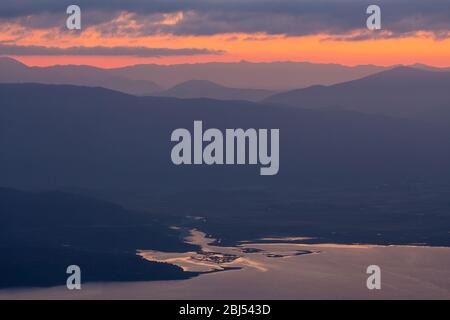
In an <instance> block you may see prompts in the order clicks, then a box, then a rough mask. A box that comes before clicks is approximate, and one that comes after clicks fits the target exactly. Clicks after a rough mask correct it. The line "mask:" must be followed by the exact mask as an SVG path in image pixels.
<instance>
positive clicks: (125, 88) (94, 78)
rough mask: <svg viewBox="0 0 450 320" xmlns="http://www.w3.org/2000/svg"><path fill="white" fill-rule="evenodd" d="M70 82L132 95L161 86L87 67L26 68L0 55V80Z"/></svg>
mask: <svg viewBox="0 0 450 320" xmlns="http://www.w3.org/2000/svg"><path fill="white" fill-rule="evenodd" d="M17 82H19V83H25V82H35V83H45V84H72V85H80V86H89V87H103V88H108V89H112V90H117V91H121V92H125V93H129V94H135V95H149V94H152V93H154V92H157V91H160V90H161V88H160V87H159V86H158V85H157V84H156V83H154V82H152V81H148V80H132V79H128V78H126V77H123V76H118V75H114V74H112V72H111V71H109V70H108V69H100V68H95V67H91V66H71V65H66V66H51V67H28V66H26V65H25V64H22V63H20V62H18V61H17V60H14V59H11V58H0V83H17Z"/></svg>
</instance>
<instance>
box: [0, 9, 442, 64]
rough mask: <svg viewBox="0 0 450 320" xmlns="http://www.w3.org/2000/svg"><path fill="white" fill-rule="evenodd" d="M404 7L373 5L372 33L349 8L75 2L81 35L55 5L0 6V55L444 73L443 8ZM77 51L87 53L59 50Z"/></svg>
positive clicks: (29, 60) (57, 60) (33, 59)
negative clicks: (378, 10)
mask: <svg viewBox="0 0 450 320" xmlns="http://www.w3.org/2000/svg"><path fill="white" fill-rule="evenodd" d="M413 2H414V4H411V5H410V6H409V7H408V10H407V11H406V10H403V9H404V8H403V5H402V2H401V1H394V2H383V1H380V3H381V4H382V8H383V12H386V13H387V14H386V15H383V17H384V20H383V24H382V25H383V28H382V29H381V30H368V29H367V28H366V25H365V23H366V18H367V14H366V12H365V10H366V6H367V5H362V4H361V3H359V2H358V1H348V2H345V3H337V2H333V1H327V0H325V1H324V2H323V3H321V4H320V5H319V4H317V3H316V2H314V1H310V0H298V1H296V4H295V5H293V4H292V3H291V2H289V1H280V2H279V3H278V4H277V5H276V6H274V4H271V3H268V2H265V1H259V0H250V1H248V2H246V3H242V2H236V1H228V2H227V1H225V2H216V1H213V2H212V1H209V0H202V1H197V2H196V1H186V2H182V3H181V2H177V1H172V0H168V1H164V2H159V1H155V2H152V1H149V2H140V1H127V2H126V4H125V3H122V2H118V3H114V4H112V5H110V6H108V5H107V3H106V2H105V3H103V2H96V3H93V2H85V1H79V5H80V7H81V12H82V28H81V30H68V29H67V28H66V26H65V23H66V19H67V17H68V16H67V14H66V12H65V8H63V7H61V6H60V5H59V4H58V3H57V2H54V3H53V2H52V1H49V2H48V3H46V4H45V5H44V4H43V5H42V8H40V7H39V6H37V5H36V6H30V8H32V9H30V10H29V11H26V12H21V10H20V9H19V8H16V9H14V8H12V7H10V6H8V5H6V6H5V7H4V8H3V10H1V9H2V6H3V5H2V4H0V11H1V12H0V56H8V57H12V58H14V59H17V60H19V61H21V62H23V63H25V64H27V65H29V66H50V65H56V64H61V65H64V64H78V65H81V64H83V65H92V66H98V67H104V68H113V67H123V66H128V65H136V64H185V63H206V62H239V61H249V62H274V61H296V62H311V63H334V64H342V65H347V66H355V65H363V64H372V65H379V66H390V65H398V64H404V65H412V64H417V63H420V64H426V65H430V66H435V67H450V59H449V57H450V32H449V29H450V28H449V26H448V18H447V17H446V14H444V12H445V9H446V6H447V5H446V4H445V3H441V2H439V5H436V6H434V7H431V6H426V4H424V3H423V2H419V1H413ZM424 6H425V7H424ZM11 9H14V10H11ZM425 9H426V10H425ZM78 48H81V49H82V50H91V51H90V52H89V53H86V52H85V53H83V54H80V53H77V54H74V53H73V51H72V52H71V51H70V50H68V49H75V51H76V49H78ZM99 48H100V50H99ZM118 48H119V49H120V50H122V51H121V52H120V53H118V52H117V50H118ZM124 48H125V49H126V50H128V51H130V52H132V51H133V50H135V51H136V52H135V53H131V54H130V53H127V52H128V51H127V52H125V53H124V52H123V50H124ZM64 50H66V51H64ZM96 50H97V51H101V53H99V54H97V52H96ZM108 50H110V51H111V52H108V53H105V51H108ZM126 50H125V51H126ZM143 50H144V51H145V50H150V51H151V50H154V51H156V52H150V53H148V52H146V53H145V54H142V51H143ZM43 51H45V52H47V54H42V52H43ZM52 51H53V52H52ZM55 51H56V52H55ZM138 51H140V52H138ZM49 52H50V53H49Z"/></svg>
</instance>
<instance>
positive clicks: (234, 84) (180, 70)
mask: <svg viewBox="0 0 450 320" xmlns="http://www.w3.org/2000/svg"><path fill="white" fill-rule="evenodd" d="M384 69H385V68H384V67H378V66H371V65H367V66H356V67H347V66H343V65H337V64H314V63H308V62H271V63H252V62H245V61H242V62H230V63H221V62H212V63H199V64H179V65H155V64H148V65H135V66H129V67H124V68H117V69H112V70H111V71H112V72H113V73H115V74H117V75H119V76H125V77H127V78H130V79H139V80H150V81H154V82H156V83H158V84H159V85H161V86H163V87H165V88H171V87H173V86H175V85H177V84H179V83H182V82H185V81H189V80H192V79H203V80H207V81H212V82H214V83H217V84H219V85H222V86H226V87H230V88H240V89H246V88H258V89H266V90H272V91H281V90H290V89H297V88H304V87H308V86H311V85H316V84H322V85H330V84H335V83H339V82H344V81H349V80H354V79H359V78H362V77H364V76H367V75H369V74H373V73H376V72H379V71H382V70H384Z"/></svg>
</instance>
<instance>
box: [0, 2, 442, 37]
mask: <svg viewBox="0 0 450 320" xmlns="http://www.w3.org/2000/svg"><path fill="white" fill-rule="evenodd" d="M72 3H77V4H78V5H80V7H81V8H82V12H83V18H84V19H85V20H84V26H86V27H87V26H94V25H101V24H104V23H106V22H108V21H111V20H112V19H113V18H115V17H117V15H118V14H119V13H120V12H123V11H127V12H130V13H134V19H135V20H136V22H138V23H139V25H140V28H138V29H133V30H130V34H131V31H133V32H137V33H139V34H141V35H143V34H157V33H168V34H178V35H211V34H221V33H235V32H236V33H266V34H269V35H278V34H284V35H288V36H289V35H310V34H318V33H328V34H334V35H342V34H346V33H351V32H353V31H354V30H358V29H362V28H364V27H365V20H366V13H365V10H366V8H367V6H368V5H370V4H378V5H380V6H381V8H382V20H383V21H382V22H383V29H384V30H385V31H389V32H391V33H395V34H397V35H402V34H405V35H406V34H411V33H414V32H418V31H429V32H433V33H435V35H436V37H447V36H448V33H449V31H450V1H449V0H366V1H364V0H341V1H337V0H182V1H181V0H126V1H124V0H78V1H66V0H39V1H36V0H22V1H5V0H3V1H1V2H0V18H1V17H3V18H5V19H11V18H21V19H24V17H27V18H26V19H28V23H30V24H31V22H32V21H33V19H32V18H31V17H33V16H38V15H45V14H46V15H48V14H51V15H54V16H55V19H54V20H52V19H40V20H39V19H37V18H36V19H37V20H36V21H37V22H36V23H39V22H40V23H41V25H46V24H51V23H54V24H55V25H56V24H59V25H60V24H61V22H60V21H59V20H58V17H59V18H61V17H64V16H65V8H66V7H67V6H68V5H69V4H72ZM176 12H183V13H184V18H183V19H182V20H180V21H179V22H178V23H177V24H174V25H167V24H158V23H154V20H155V19H156V20H158V16H160V17H161V16H162V15H164V14H171V13H176ZM26 22H27V21H26V20H25V21H24V23H26ZM101 31H102V32H105V33H106V34H113V33H114V32H115V31H116V30H115V29H114V27H113V26H112V25H110V26H109V27H108V25H106V26H105V25H102V26H101Z"/></svg>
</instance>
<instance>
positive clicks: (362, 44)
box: [0, 26, 450, 67]
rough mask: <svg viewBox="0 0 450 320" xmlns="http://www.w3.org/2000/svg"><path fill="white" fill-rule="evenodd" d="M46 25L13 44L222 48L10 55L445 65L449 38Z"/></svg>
mask: <svg viewBox="0 0 450 320" xmlns="http://www.w3.org/2000/svg"><path fill="white" fill-rule="evenodd" d="M4 30H6V32H2V33H1V34H0V41H5V40H9V41H11V40H12V39H13V35H14V31H16V33H17V30H15V26H10V27H9V28H6V29H4ZM50 34H51V35H52V36H49V31H48V30H45V31H44V30H42V31H32V32H28V34H27V35H26V36H25V37H21V38H20V39H15V40H14V44H17V45H35V46H55V47H72V46H145V47H152V48H175V49H176V48H206V49H211V50H224V51H225V53H224V54H222V55H201V56H169V57H160V58H139V57H125V56H119V57H117V56H116V57H95V56H51V57H39V56H20V57H14V58H16V59H18V60H20V61H22V62H24V63H26V64H28V65H33V66H45V65H54V64H88V65H95V66H100V67H119V66H126V65H133V64H139V63H158V64H175V63H198V62H211V61H240V60H247V61H252V62H270V61H288V60H289V61H309V62H315V63H339V64H344V65H358V64H375V65H383V66H386V65H395V64H414V63H424V64H428V65H433V66H438V67H448V66H450V39H447V40H435V39H434V38H433V37H432V36H431V35H429V34H423V33H422V34H418V35H415V36H413V37H408V38H399V39H379V40H372V39H371V40H365V41H332V40H327V39H328V38H329V36H328V35H314V36H304V37H284V36H267V35H264V34H259V35H254V34H252V35H250V34H222V35H213V36H168V35H161V36H146V37H125V36H123V37H120V36H111V37H104V36H102V35H100V34H99V33H97V31H95V30H94V29H93V30H89V29H88V30H86V31H84V32H83V35H82V37H80V36H78V35H77V34H76V33H74V32H70V31H68V32H63V33H61V32H57V33H56V32H54V33H53V34H52V33H50Z"/></svg>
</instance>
